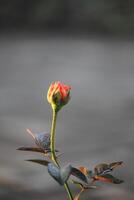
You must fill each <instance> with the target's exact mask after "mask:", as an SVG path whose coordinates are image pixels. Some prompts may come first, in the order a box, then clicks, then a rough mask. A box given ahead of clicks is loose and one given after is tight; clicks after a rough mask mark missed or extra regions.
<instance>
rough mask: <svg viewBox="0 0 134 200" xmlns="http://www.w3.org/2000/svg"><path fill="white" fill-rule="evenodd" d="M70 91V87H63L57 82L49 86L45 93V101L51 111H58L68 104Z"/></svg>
mask: <svg viewBox="0 0 134 200" xmlns="http://www.w3.org/2000/svg"><path fill="white" fill-rule="evenodd" d="M70 90H71V87H70V86H68V85H64V84H62V83H60V82H59V81H57V82H54V83H52V84H51V85H50V87H49V89H48V93H47V100H48V102H49V103H50V104H51V106H52V108H53V109H55V110H56V111H59V110H60V109H61V108H62V107H63V106H64V105H66V104H67V103H68V101H69V99H70Z"/></svg>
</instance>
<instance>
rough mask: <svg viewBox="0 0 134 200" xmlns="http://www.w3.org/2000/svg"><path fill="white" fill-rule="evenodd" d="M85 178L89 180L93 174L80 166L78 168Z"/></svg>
mask: <svg viewBox="0 0 134 200" xmlns="http://www.w3.org/2000/svg"><path fill="white" fill-rule="evenodd" d="M78 169H79V170H80V171H81V172H82V173H83V174H84V175H85V176H87V177H88V178H91V177H92V176H93V172H92V171H91V170H89V169H87V168H86V167H83V166H80V167H79V168H78Z"/></svg>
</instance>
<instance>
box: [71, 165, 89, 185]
mask: <svg viewBox="0 0 134 200" xmlns="http://www.w3.org/2000/svg"><path fill="white" fill-rule="evenodd" d="M71 174H72V175H73V176H76V177H77V178H79V179H80V180H82V181H84V182H85V183H88V181H87V177H86V176H85V174H84V173H82V172H81V171H80V170H79V169H77V168H75V167H72V172H71Z"/></svg>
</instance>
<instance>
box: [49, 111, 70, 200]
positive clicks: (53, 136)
mask: <svg viewBox="0 0 134 200" xmlns="http://www.w3.org/2000/svg"><path fill="white" fill-rule="evenodd" d="M57 114H58V112H56V110H55V109H53V117H52V125H51V145H50V148H51V159H52V160H53V162H54V163H55V164H56V165H57V166H58V167H60V165H59V163H58V160H57V157H56V154H55V129H56V120H57ZM64 187H65V189H66V191H67V193H68V197H69V200H73V195H72V193H71V190H70V188H69V186H68V183H67V182H66V183H65V184H64Z"/></svg>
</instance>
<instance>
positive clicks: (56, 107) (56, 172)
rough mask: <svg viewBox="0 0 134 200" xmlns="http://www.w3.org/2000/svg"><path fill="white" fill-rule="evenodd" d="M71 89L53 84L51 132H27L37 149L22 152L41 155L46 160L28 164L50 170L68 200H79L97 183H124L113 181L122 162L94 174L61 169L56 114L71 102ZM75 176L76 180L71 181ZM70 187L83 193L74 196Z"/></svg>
mask: <svg viewBox="0 0 134 200" xmlns="http://www.w3.org/2000/svg"><path fill="white" fill-rule="evenodd" d="M70 91H71V87H70V86H68V85H65V84H63V83H61V82H59V81H57V82H53V83H52V84H51V85H50V87H49V89H48V93H47V100H48V102H49V104H50V105H51V108H52V124H51V131H50V134H49V133H38V134H35V133H33V132H32V131H31V130H30V129H27V132H28V133H29V134H30V135H31V136H32V138H33V139H34V141H35V144H36V146H34V147H33V146H32V147H20V148H18V150H21V151H33V152H38V153H42V154H43V155H44V159H43V160H40V159H30V160H27V161H30V162H33V163H37V164H40V165H44V166H46V167H47V170H48V173H49V174H50V176H52V178H53V179H54V180H56V181H57V182H58V183H59V184H60V185H61V186H62V185H64V187H65V190H66V191H67V194H68V198H69V199H70V200H79V198H80V195H81V194H82V193H83V192H84V191H86V190H89V189H95V188H97V186H96V184H95V183H96V182H97V181H100V182H105V183H114V184H120V183H123V181H122V180H120V179H118V178H116V177H114V176H113V175H112V174H111V173H112V171H113V170H114V169H115V168H117V167H119V166H121V165H122V164H123V162H122V161H119V162H112V163H109V164H107V163H100V164H98V165H96V166H95V167H94V169H93V170H89V169H88V168H86V167H85V166H79V167H73V166H72V165H71V164H68V165H67V166H64V167H61V166H60V163H59V156H61V153H60V152H59V151H58V150H57V149H55V131H56V122H57V114H58V112H59V111H60V110H61V108H62V107H63V106H64V105H66V104H67V103H68V101H69V100H70ZM71 175H73V177H75V179H74V178H72V177H70V176H71ZM69 183H72V184H75V185H77V186H78V187H79V188H80V191H79V192H78V193H77V194H75V195H73V193H72V191H71V189H70V186H69Z"/></svg>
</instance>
